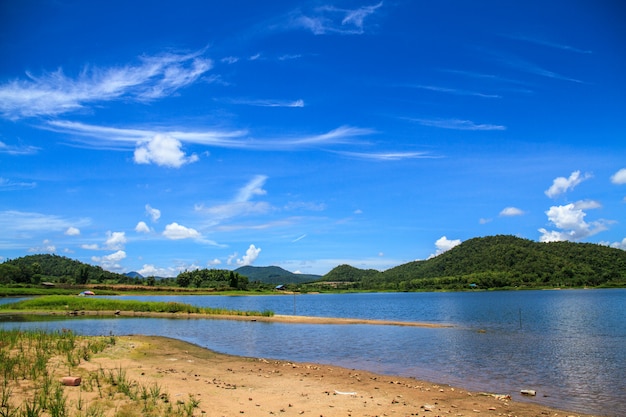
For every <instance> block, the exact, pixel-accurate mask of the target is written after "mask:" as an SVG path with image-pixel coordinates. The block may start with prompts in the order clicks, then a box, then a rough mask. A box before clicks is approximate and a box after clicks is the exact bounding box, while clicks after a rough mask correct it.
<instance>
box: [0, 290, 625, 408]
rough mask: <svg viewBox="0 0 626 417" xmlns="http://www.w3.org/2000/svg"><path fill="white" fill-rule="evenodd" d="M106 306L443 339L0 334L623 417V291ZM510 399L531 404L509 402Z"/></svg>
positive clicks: (337, 333)
mask: <svg viewBox="0 0 626 417" xmlns="http://www.w3.org/2000/svg"><path fill="white" fill-rule="evenodd" d="M116 298H121V299H138V300H151V301H176V302H183V303H188V304H193V305H196V306H202V307H219V308H230V309H238V310H258V311H263V310H272V311H274V312H275V313H276V314H296V315H306V316H325V317H353V318H368V319H387V320H404V321H419V322H430V323H441V324H449V325H452V327H450V328H434V329H433V328H419V327H401V326H374V325H312V324H286V323H262V322H251V321H250V322H248V321H243V322H240V321H228V320H213V319H210V320H207V319H191V320H185V321H182V322H181V320H175V319H152V318H115V319H113V318H110V319H98V318H89V317H88V318H79V319H72V320H70V321H68V320H59V319H56V320H52V321H41V320H42V319H41V318H37V320H39V321H37V322H24V321H21V322H3V323H0V326H2V327H20V328H32V327H37V328H41V327H45V328H48V329H50V330H54V329H60V328H71V329H72V330H74V331H76V332H78V333H81V334H87V335H101V334H111V333H112V334H115V335H125V334H150V335H162V336H168V337H174V338H177V339H181V340H185V341H188V342H192V343H195V344H197V345H200V346H203V347H207V348H209V349H213V350H216V351H219V352H224V353H228V354H234V355H243V356H253V357H266V358H276V359H286V360H293V361H306V362H318V363H328V364H336V365H341V366H345V367H348V368H358V369H367V370H372V371H375V372H380V373H386V374H394V375H402V376H411V377H415V378H419V379H425V380H430V381H433V382H439V383H447V384H450V385H458V386H463V387H465V388H469V389H472V390H478V391H489V392H496V393H506V394H512V396H513V397H514V398H515V399H523V400H524V401H535V402H538V403H542V404H546V405H551V406H556V407H559V408H564V409H567V410H571V411H578V412H586V413H596V414H603V415H608V416H625V415H626V289H616V290H567V291H520V292H475V293H374V294H310V295H298V296H292V295H278V296H150V297H146V296H142V297H140V296H136V297H135V296H121V297H116ZM521 389H534V390H536V391H537V393H538V395H537V397H534V398H528V397H524V398H521V397H520V396H519V394H518V393H519V391H520V390H521Z"/></svg>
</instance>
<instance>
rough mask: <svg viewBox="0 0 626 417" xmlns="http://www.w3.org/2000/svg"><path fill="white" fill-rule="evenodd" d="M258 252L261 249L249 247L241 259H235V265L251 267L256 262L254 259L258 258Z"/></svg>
mask: <svg viewBox="0 0 626 417" xmlns="http://www.w3.org/2000/svg"><path fill="white" fill-rule="evenodd" d="M260 252H261V248H257V247H256V246H254V245H250V247H248V250H247V251H246V254H245V255H244V256H242V257H241V259H237V265H239V266H246V265H252V264H253V263H254V261H256V259H257V258H258V257H259V253H260Z"/></svg>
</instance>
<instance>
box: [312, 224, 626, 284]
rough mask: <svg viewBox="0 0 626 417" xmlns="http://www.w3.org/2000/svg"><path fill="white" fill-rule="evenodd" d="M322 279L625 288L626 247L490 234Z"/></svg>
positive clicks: (342, 269) (346, 267)
mask: <svg viewBox="0 0 626 417" xmlns="http://www.w3.org/2000/svg"><path fill="white" fill-rule="evenodd" d="M324 280H326V281H327V282H334V283H341V284H342V286H343V287H345V288H352V289H360V290H387V291H388V290H392V291H433V290H463V289H506V288H528V289H530V288H555V287H559V288H573V287H623V286H625V285H626V251H624V250H621V249H615V248H610V247H607V246H602V245H596V244H591V243H573V242H550V243H540V242H534V241H531V240H527V239H521V238H517V237H514V236H503V235H500V236H489V237H483V238H475V239H470V240H468V241H465V242H463V243H462V244H460V245H458V246H456V247H454V248H452V249H450V250H449V251H447V252H444V253H442V254H441V255H439V256H436V257H433V258H431V259H428V260H425V261H414V262H409V263H406V264H403V265H399V266H397V267H395V268H391V269H388V270H386V271H384V272H379V271H376V270H371V269H370V270H361V269H357V268H353V267H351V266H349V265H342V266H339V267H337V268H335V269H333V270H332V271H330V272H329V273H328V274H326V275H325V276H324ZM317 286H319V284H316V283H313V284H310V285H308V288H310V289H314V288H316V287H317Z"/></svg>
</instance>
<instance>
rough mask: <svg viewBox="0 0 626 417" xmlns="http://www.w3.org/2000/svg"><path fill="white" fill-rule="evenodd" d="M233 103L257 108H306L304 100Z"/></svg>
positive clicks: (242, 101)
mask: <svg viewBox="0 0 626 417" xmlns="http://www.w3.org/2000/svg"><path fill="white" fill-rule="evenodd" d="M231 103H234V104H243V105H247V106H257V107H291V108H298V107H304V100H302V99H298V100H293V101H286V100H243V99H239V100H231Z"/></svg>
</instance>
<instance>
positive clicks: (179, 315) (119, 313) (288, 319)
mask: <svg viewBox="0 0 626 417" xmlns="http://www.w3.org/2000/svg"><path fill="white" fill-rule="evenodd" d="M11 315H22V316H23V315H40V316H59V315H63V316H100V317H153V318H175V319H213V320H238V321H259V322H266V323H295V324H346V325H347V324H372V325H384V326H408V327H428V328H442V327H452V326H451V325H445V324H438V323H424V322H415V321H397V320H373V319H355V318H340V317H313V316H293V315H284V314H275V315H271V316H261V315H237V314H205V313H185V312H175V313H167V312H156V311H123V310H98V311H95V310H78V311H76V310H68V311H58V310H52V311H46V310H8V311H1V310H0V316H11Z"/></svg>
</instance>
